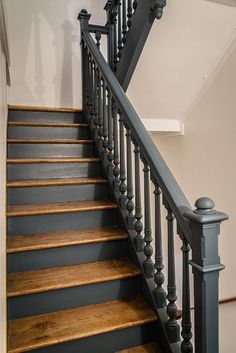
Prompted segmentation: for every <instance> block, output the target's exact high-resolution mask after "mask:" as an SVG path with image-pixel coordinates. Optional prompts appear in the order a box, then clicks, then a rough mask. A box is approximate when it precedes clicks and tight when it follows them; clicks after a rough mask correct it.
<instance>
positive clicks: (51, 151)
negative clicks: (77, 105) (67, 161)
mask: <svg viewBox="0 0 236 353" xmlns="http://www.w3.org/2000/svg"><path fill="white" fill-rule="evenodd" d="M95 156H97V151H96V149H95V146H94V144H51V143H44V144H40V143H39V144H38V143H37V144H34V143H9V144H8V158H42V157H44V158H47V157H77V158H78V157H95Z"/></svg>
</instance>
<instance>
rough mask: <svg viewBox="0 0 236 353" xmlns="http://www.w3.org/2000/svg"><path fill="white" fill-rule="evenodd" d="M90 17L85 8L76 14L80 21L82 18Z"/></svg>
mask: <svg viewBox="0 0 236 353" xmlns="http://www.w3.org/2000/svg"><path fill="white" fill-rule="evenodd" d="M90 17H91V14H90V13H88V11H87V10H85V9H83V10H81V11H80V13H79V15H78V20H80V21H83V20H85V21H89V19H90Z"/></svg>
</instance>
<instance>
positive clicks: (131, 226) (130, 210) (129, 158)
mask: <svg viewBox="0 0 236 353" xmlns="http://www.w3.org/2000/svg"><path fill="white" fill-rule="evenodd" d="M131 144H132V142H131V130H130V129H129V127H128V126H127V129H126V160H127V199H128V201H127V205H126V207H127V210H128V215H127V225H128V228H129V229H134V216H133V210H134V203H133V198H134V192H133V167H132V164H133V163H132V152H131Z"/></svg>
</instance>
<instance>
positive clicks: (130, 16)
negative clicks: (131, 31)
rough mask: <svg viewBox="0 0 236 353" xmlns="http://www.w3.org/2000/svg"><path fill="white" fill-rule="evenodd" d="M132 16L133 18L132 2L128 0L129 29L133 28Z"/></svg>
mask: <svg viewBox="0 0 236 353" xmlns="http://www.w3.org/2000/svg"><path fill="white" fill-rule="evenodd" d="M132 16H133V6H132V0H128V8H127V17H128V21H127V26H128V28H130V27H131V24H132Z"/></svg>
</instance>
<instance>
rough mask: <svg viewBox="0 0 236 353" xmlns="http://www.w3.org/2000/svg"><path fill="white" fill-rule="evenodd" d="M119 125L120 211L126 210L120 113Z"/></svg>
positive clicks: (123, 148) (123, 147)
mask: <svg viewBox="0 0 236 353" xmlns="http://www.w3.org/2000/svg"><path fill="white" fill-rule="evenodd" d="M119 125H120V193H121V195H120V198H119V202H120V207H121V209H122V210H125V209H126V201H127V199H126V191H127V186H126V183H125V181H126V171H125V141H124V124H123V114H122V113H120V119H119Z"/></svg>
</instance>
